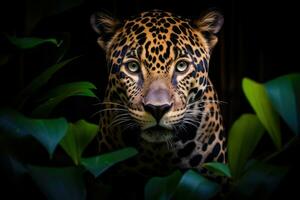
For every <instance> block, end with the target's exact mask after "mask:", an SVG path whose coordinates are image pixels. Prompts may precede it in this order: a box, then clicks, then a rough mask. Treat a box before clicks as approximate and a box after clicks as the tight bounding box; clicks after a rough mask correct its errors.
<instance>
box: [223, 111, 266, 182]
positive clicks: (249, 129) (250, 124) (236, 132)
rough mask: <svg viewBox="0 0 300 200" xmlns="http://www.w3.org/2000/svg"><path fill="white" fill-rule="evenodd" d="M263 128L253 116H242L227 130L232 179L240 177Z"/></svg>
mask: <svg viewBox="0 0 300 200" xmlns="http://www.w3.org/2000/svg"><path fill="white" fill-rule="evenodd" d="M263 132H264V127H263V126H262V124H261V123H260V121H259V120H258V118H257V116H256V115H254V114H244V115H242V116H241V117H240V118H239V119H237V120H236V121H235V122H234V124H233V125H232V127H231V129H230V130H229V137H228V162H229V168H230V171H231V174H232V176H233V178H238V177H240V176H241V174H242V173H243V170H244V166H245V164H246V161H247V160H248V158H249V156H250V155H251V154H252V152H253V150H254V149H255V147H256V145H257V143H258V142H259V140H260V139H261V136H262V135H263Z"/></svg>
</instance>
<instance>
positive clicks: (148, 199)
mask: <svg viewBox="0 0 300 200" xmlns="http://www.w3.org/2000/svg"><path fill="white" fill-rule="evenodd" d="M181 175H182V174H181V173H180V172H179V171H178V170H177V171H175V172H173V173H172V174H171V175H169V176H166V177H153V178H151V179H150V180H149V181H148V182H147V184H146V186H145V200H168V199H171V197H172V195H173V193H174V191H175V189H176V187H177V184H178V183H179V181H180V178H181Z"/></svg>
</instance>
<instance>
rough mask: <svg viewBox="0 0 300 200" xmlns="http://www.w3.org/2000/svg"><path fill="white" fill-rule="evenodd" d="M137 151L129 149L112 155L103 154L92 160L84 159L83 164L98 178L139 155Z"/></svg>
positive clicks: (114, 152) (91, 158)
mask: <svg viewBox="0 0 300 200" xmlns="http://www.w3.org/2000/svg"><path fill="white" fill-rule="evenodd" d="M137 153H138V152H137V150H136V149H134V148H132V147H128V148H124V149H121V150H117V151H113V152H110V153H106V154H102V155H99V156H95V157H90V158H82V159H81V164H82V165H83V166H84V167H85V168H86V169H87V170H89V171H90V172H91V173H92V174H93V175H94V176H95V177H98V176H99V175H100V174H102V173H103V172H104V171H106V170H107V169H108V168H110V167H111V166H113V165H114V164H116V163H118V162H121V161H123V160H126V159H128V158H130V157H133V156H135V155H136V154H137Z"/></svg>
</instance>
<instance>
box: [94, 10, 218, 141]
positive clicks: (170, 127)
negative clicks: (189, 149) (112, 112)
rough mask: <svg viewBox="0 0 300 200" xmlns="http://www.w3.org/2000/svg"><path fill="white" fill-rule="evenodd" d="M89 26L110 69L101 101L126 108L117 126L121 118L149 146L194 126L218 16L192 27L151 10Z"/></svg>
mask: <svg viewBox="0 0 300 200" xmlns="http://www.w3.org/2000/svg"><path fill="white" fill-rule="evenodd" d="M92 23H93V24H94V27H95V30H96V31H98V32H99V33H100V37H99V39H98V43H99V45H100V46H101V47H103V48H104V49H105V51H106V56H107V61H108V63H109V67H110V75H109V84H108V87H107V92H106V101H109V102H114V103H117V104H120V105H122V106H121V107H122V108H125V109H122V110H125V111H123V112H125V113H116V117H115V118H116V119H117V120H118V119H119V120H120V119H122V118H123V119H124V120H125V118H126V119H127V120H128V123H129V122H130V124H134V125H135V126H137V127H138V128H139V129H140V130H141V137H142V138H143V139H145V140H146V141H148V142H163V141H167V140H169V139H171V138H172V137H174V135H175V134H176V132H177V131H180V129H184V127H185V125H192V126H196V125H197V123H198V121H197V120H198V118H199V116H201V114H202V113H201V105H202V104H201V98H202V93H203V91H204V90H205V88H206V86H207V84H208V81H207V79H208V64H209V58H210V53H211V50H212V48H213V47H214V45H215V44H216V42H217V38H216V36H215V34H216V33H217V32H218V31H219V29H220V27H221V25H222V23H223V18H222V17H221V15H220V14H218V13H216V12H211V13H208V14H207V15H206V16H204V17H203V18H201V19H198V20H194V21H193V20H189V19H185V18H182V17H179V16H175V15H173V14H171V13H169V12H163V11H158V10H154V11H149V12H144V13H142V14H140V15H139V16H137V17H135V18H133V19H129V20H125V21H123V22H119V21H116V20H114V19H112V18H110V17H108V16H103V15H102V16H98V17H96V16H95V17H94V18H92ZM105 33H106V34H110V35H111V37H109V39H108V37H107V36H105ZM118 116H120V117H119V118H118ZM125 121H126V120H125Z"/></svg>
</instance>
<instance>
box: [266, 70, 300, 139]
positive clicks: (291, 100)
mask: <svg viewBox="0 0 300 200" xmlns="http://www.w3.org/2000/svg"><path fill="white" fill-rule="evenodd" d="M265 86H266V89H267V92H268V95H269V97H270V100H271V102H272V104H273V106H274V108H275V109H276V110H277V112H278V113H279V114H280V115H281V116H282V118H283V120H284V121H285V122H286V123H287V124H288V126H289V127H290V128H291V129H292V130H293V132H294V133H295V134H296V135H299V133H300V74H289V75H285V76H281V77H279V78H276V79H274V80H271V81H268V82H267V83H265Z"/></svg>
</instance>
